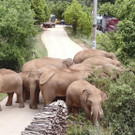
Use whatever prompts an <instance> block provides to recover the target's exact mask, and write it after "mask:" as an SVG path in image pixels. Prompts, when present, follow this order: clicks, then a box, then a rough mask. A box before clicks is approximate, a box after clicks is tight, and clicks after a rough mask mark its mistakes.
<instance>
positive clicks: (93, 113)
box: [82, 89, 108, 125]
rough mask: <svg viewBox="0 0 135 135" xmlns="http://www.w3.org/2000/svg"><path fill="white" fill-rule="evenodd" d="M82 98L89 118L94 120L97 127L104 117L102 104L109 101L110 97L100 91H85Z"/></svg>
mask: <svg viewBox="0 0 135 135" xmlns="http://www.w3.org/2000/svg"><path fill="white" fill-rule="evenodd" d="M82 98H83V101H84V104H85V113H86V115H87V118H88V119H90V120H92V121H93V124H94V125H95V124H96V123H97V121H99V120H100V119H101V118H102V117H103V116H104V112H103V109H102V106H101V104H102V102H104V101H105V100H107V99H108V95H107V93H105V92H103V91H100V90H98V89H96V90H94V91H91V90H89V89H88V90H87V89H85V90H83V91H82Z"/></svg>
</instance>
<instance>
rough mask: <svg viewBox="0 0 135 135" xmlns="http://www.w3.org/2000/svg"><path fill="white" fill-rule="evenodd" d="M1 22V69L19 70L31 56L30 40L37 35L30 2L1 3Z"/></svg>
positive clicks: (8, 0) (8, 1) (11, 0)
mask: <svg viewBox="0 0 135 135" xmlns="http://www.w3.org/2000/svg"><path fill="white" fill-rule="evenodd" d="M0 20H1V21H0V68H2V67H5V68H6V67H7V68H11V69H14V70H19V68H20V67H21V65H22V64H23V62H24V61H25V60H27V59H28V58H29V56H30V53H29V49H28V48H29V47H30V46H29V45H28V38H30V37H31V36H33V35H35V33H36V30H35V28H34V14H33V12H32V10H31V6H30V2H29V0H17V1H16V0H3V1H0ZM27 49H28V50H27ZM26 50H27V51H26Z"/></svg>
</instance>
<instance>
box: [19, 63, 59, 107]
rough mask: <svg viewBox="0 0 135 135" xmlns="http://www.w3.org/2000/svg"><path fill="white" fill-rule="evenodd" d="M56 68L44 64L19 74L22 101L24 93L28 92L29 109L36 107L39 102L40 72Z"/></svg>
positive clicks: (45, 72)
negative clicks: (21, 82) (22, 93)
mask: <svg viewBox="0 0 135 135" xmlns="http://www.w3.org/2000/svg"><path fill="white" fill-rule="evenodd" d="M55 69H57V68H56V67H54V66H50V65H46V66H43V67H40V68H38V69H33V70H32V71H30V72H29V71H28V72H21V73H19V75H20V76H21V77H22V80H23V92H24V101H25V100H26V96H27V95H26V94H27V92H28V91H29V92H30V104H29V107H30V108H31V109H37V102H39V92H40V89H39V78H40V76H41V75H42V73H44V74H47V73H49V72H50V71H51V70H55Z"/></svg>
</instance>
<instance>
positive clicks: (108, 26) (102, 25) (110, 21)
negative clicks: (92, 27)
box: [97, 16, 119, 33]
mask: <svg viewBox="0 0 135 135" xmlns="http://www.w3.org/2000/svg"><path fill="white" fill-rule="evenodd" d="M97 22H98V21H97ZM118 22H119V20H118V19H117V18H114V17H110V16H103V17H102V19H101V21H100V22H99V23H97V29H98V30H101V31H102V32H103V33H105V32H106V31H108V32H110V31H114V32H116V31H117V25H118Z"/></svg>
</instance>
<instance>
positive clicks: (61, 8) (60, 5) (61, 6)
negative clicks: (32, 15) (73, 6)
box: [47, 1, 70, 19]
mask: <svg viewBox="0 0 135 135" xmlns="http://www.w3.org/2000/svg"><path fill="white" fill-rule="evenodd" d="M47 3H48V5H49V9H50V11H51V13H52V14H55V15H56V17H57V18H58V19H63V18H64V16H63V14H64V12H65V10H66V8H67V7H68V6H69V5H70V3H69V2H66V1H63V2H62V1H58V2H57V3H56V4H55V3H54V2H50V1H48V2H47Z"/></svg>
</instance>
